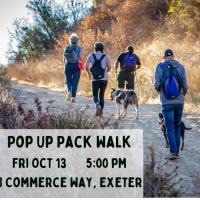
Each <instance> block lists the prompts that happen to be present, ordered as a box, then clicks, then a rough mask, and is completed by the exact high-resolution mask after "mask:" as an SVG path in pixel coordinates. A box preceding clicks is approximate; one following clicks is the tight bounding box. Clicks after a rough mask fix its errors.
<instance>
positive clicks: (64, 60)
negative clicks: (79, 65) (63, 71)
mask: <svg viewBox="0 0 200 200" xmlns="http://www.w3.org/2000/svg"><path fill="white" fill-rule="evenodd" d="M65 51H66V49H65V50H64V52H63V64H65V62H66V58H65Z"/></svg>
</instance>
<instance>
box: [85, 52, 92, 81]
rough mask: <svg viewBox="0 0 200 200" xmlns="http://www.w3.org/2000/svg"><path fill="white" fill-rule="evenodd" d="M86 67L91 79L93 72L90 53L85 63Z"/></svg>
mask: <svg viewBox="0 0 200 200" xmlns="http://www.w3.org/2000/svg"><path fill="white" fill-rule="evenodd" d="M84 69H85V70H86V72H87V73H88V76H89V79H91V73H90V55H89V56H88V57H87V59H86V61H85V65H84Z"/></svg>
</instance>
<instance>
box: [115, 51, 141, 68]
mask: <svg viewBox="0 0 200 200" xmlns="http://www.w3.org/2000/svg"><path fill="white" fill-rule="evenodd" d="M128 54H129V53H128V52H125V53H122V54H121V55H120V56H119V57H118V58H117V61H118V62H119V63H120V70H123V67H124V58H125V57H126V55H128ZM133 55H134V56H135V57H136V64H137V65H141V62H140V59H139V57H138V56H137V55H136V54H133Z"/></svg>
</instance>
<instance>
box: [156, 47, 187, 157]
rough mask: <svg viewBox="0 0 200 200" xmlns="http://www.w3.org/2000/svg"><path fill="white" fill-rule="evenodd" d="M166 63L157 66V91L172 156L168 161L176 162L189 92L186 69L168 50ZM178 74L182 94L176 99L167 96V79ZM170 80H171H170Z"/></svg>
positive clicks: (165, 54)
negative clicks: (184, 109)
mask: <svg viewBox="0 0 200 200" xmlns="http://www.w3.org/2000/svg"><path fill="white" fill-rule="evenodd" d="M163 58H164V62H161V63H159V64H158V65H157V67H156V70H155V81H154V87H155V90H156V91H157V92H158V93H159V94H160V101H161V105H162V113H163V116H164V120H165V126H166V131H167V136H168V140H169V145H170V154H169V156H167V157H166V159H169V160H174V159H178V158H179V147H180V139H181V118H182V114H183V107H184V99H185V95H186V93H187V91H188V84H187V78H186V72H185V68H184V66H183V65H182V64H180V63H179V62H178V61H176V60H175V59H174V53H173V51H172V50H171V49H167V50H166V51H165V53H164V57H163ZM170 70H173V73H175V72H176V75H177V77H178V82H177V83H178V87H179V90H180V92H178V94H177V96H175V97H174V98H169V96H167V95H166V88H165V84H166V82H164V81H165V77H166V74H167V73H168V75H169V74H170V73H172V71H170ZM168 80H169V79H168Z"/></svg>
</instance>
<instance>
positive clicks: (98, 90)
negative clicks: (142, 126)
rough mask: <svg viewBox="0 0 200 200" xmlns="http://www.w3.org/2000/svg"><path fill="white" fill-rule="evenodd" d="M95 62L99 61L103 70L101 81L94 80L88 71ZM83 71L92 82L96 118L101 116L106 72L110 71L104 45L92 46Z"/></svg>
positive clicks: (109, 62) (97, 43) (99, 43)
mask: <svg viewBox="0 0 200 200" xmlns="http://www.w3.org/2000/svg"><path fill="white" fill-rule="evenodd" d="M95 60H99V61H100V62H101V67H102V68H103V69H104V70H105V72H104V76H103V77H102V78H101V79H95V78H94V77H93V76H92V74H91V71H90V69H91V68H92V66H93V65H94V63H95ZM85 69H86V71H87V72H88V75H89V77H90V78H91V81H92V95H93V101H94V103H95V105H96V116H101V115H102V114H103V109H104V94H105V91H106V87H107V84H108V72H109V71H110V70H111V61H110V58H109V56H108V55H106V54H105V53H104V44H103V43H102V42H96V43H95V44H94V52H93V53H91V54H89V56H88V57H87V60H86V62H85Z"/></svg>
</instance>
